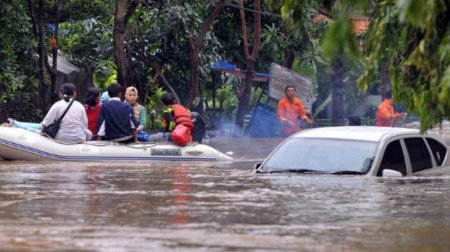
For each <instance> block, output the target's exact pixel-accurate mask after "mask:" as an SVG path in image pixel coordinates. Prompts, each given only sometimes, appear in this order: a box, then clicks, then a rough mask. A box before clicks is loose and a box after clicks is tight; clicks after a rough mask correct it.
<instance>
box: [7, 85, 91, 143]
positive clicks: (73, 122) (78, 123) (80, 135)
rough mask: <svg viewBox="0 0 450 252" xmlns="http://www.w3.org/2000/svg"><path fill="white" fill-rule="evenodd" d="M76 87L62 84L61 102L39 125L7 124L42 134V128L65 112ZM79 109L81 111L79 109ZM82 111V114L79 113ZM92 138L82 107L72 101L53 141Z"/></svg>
mask: <svg viewBox="0 0 450 252" xmlns="http://www.w3.org/2000/svg"><path fill="white" fill-rule="evenodd" d="M75 90H76V87H75V85H74V84H73V83H64V84H62V85H61V87H60V90H59V96H60V97H61V100H60V101H58V102H56V103H55V104H53V106H52V107H51V108H50V110H49V111H48V113H47V115H46V116H45V118H44V120H43V121H42V122H41V123H30V122H21V121H17V120H14V119H12V118H8V121H9V124H10V125H11V127H14V128H22V129H26V130H29V131H32V132H35V133H41V132H44V127H46V126H48V125H50V124H52V123H53V122H54V121H55V120H57V119H58V118H59V117H60V116H61V115H62V114H63V113H64V111H65V110H66V108H67V106H68V105H69V102H70V101H71V100H72V99H75V97H76V91H75ZM80 108H81V109H80ZM80 111H82V112H83V113H81V112H80ZM91 137H92V133H91V131H90V130H89V129H88V125H87V116H86V113H85V110H84V107H83V105H82V104H81V103H80V102H78V101H74V102H73V104H72V106H71V107H70V109H69V110H68V111H67V113H66V115H65V116H64V118H63V119H62V121H61V124H60V128H59V130H58V133H57V134H56V136H55V139H56V140H58V141H62V142H69V143H70V142H80V141H86V140H89V139H90V138H91Z"/></svg>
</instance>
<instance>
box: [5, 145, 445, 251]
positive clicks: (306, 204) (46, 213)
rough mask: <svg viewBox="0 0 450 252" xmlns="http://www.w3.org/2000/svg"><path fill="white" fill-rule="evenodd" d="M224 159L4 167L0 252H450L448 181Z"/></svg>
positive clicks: (236, 148)
mask: <svg viewBox="0 0 450 252" xmlns="http://www.w3.org/2000/svg"><path fill="white" fill-rule="evenodd" d="M280 141H281V140H279V139H256V140H255V139H231V140H229V139H227V140H226V141H216V142H214V143H213V142H211V143H210V144H211V145H213V146H214V147H216V148H217V149H219V150H221V151H223V152H226V151H233V152H234V153H235V157H236V161H235V162H229V163H194V162H189V163H181V162H180V163H177V162H159V163H148V162H135V163H129V162H122V163H121V162H115V163H70V162H34V163H30V162H17V161H16V162H0V250H1V251H448V250H449V249H450V239H449V237H450V197H448V195H450V178H449V177H447V178H427V179H418V178H413V179H382V178H361V177H357V176H356V177H355V176H328V175H301V174H270V175H259V174H253V173H252V169H251V167H252V164H253V163H254V162H256V161H257V160H260V159H262V158H263V157H264V156H265V155H267V154H268V153H269V152H270V150H271V149H272V148H273V147H274V146H275V145H276V144H277V143H279V142H280Z"/></svg>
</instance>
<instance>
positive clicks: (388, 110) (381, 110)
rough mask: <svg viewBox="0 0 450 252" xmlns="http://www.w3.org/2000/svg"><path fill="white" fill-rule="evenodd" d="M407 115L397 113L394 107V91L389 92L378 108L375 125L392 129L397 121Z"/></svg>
mask: <svg viewBox="0 0 450 252" xmlns="http://www.w3.org/2000/svg"><path fill="white" fill-rule="evenodd" d="M405 115H406V113H395V111H394V107H393V106H392V90H388V91H387V92H386V93H385V95H384V100H383V102H381V104H380V105H379V106H378V109H377V112H376V114H375V125H376V126H384V127H392V126H393V125H394V122H395V119H398V118H400V117H402V116H405Z"/></svg>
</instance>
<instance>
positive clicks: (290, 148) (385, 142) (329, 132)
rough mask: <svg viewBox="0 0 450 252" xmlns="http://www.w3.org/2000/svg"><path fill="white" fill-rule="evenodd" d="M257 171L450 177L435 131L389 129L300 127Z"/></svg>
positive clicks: (442, 144) (448, 156)
mask: <svg viewBox="0 0 450 252" xmlns="http://www.w3.org/2000/svg"><path fill="white" fill-rule="evenodd" d="M255 169H256V172H257V173H272V172H299V173H327V174H355V175H365V176H379V177H381V176H382V177H401V176H411V175H417V176H419V175H420V176H425V175H427V176H435V175H450V154H449V147H448V146H447V145H446V143H445V141H444V140H443V139H442V138H441V137H440V136H439V135H437V134H432V133H430V134H425V135H422V134H420V132H419V130H414V129H405V128H389V127H371V126H348V127H327V128H315V129H311V130H304V131H301V132H299V133H296V134H294V135H292V136H291V137H289V138H287V139H286V140H285V141H284V142H282V143H281V144H280V145H279V146H278V147H277V148H276V149H275V150H274V151H272V153H271V154H270V155H269V156H268V157H267V158H266V159H265V160H264V162H263V163H259V164H256V165H255Z"/></svg>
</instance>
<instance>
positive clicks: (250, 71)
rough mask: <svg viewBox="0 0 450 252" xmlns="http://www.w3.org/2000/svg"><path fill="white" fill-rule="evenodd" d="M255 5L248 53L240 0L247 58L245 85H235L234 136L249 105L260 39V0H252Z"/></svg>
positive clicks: (239, 133)
mask: <svg viewBox="0 0 450 252" xmlns="http://www.w3.org/2000/svg"><path fill="white" fill-rule="evenodd" d="M254 6H255V23H254V35H253V48H252V53H251V54H250V52H249V48H248V33H247V24H246V21H245V13H244V0H240V15H241V24H242V37H243V44H244V54H245V58H246V60H247V73H246V76H245V86H244V89H243V90H240V89H239V87H236V95H237V97H238V101H239V104H238V109H237V113H236V119H235V131H234V135H235V136H240V135H241V134H242V132H243V127H244V120H245V114H246V113H247V111H248V109H249V107H250V99H251V96H252V86H253V76H254V74H255V64H256V61H257V60H258V58H259V47H260V40H261V0H255V1H254Z"/></svg>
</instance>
